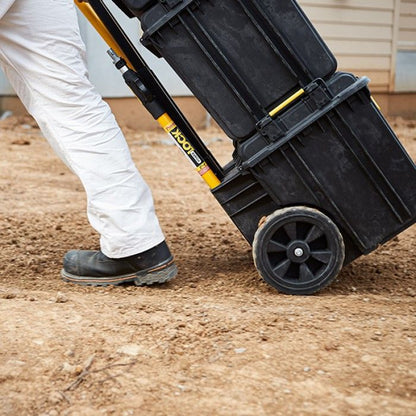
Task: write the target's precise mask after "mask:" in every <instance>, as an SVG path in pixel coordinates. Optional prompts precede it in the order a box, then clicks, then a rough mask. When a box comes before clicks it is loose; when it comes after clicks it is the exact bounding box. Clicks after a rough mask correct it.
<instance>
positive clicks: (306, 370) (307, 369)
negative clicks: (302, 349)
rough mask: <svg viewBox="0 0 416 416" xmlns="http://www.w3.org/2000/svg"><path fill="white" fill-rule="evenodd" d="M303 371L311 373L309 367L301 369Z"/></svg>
mask: <svg viewBox="0 0 416 416" xmlns="http://www.w3.org/2000/svg"><path fill="white" fill-rule="evenodd" d="M303 371H304V372H305V373H309V371H311V368H310V367H304V368H303Z"/></svg>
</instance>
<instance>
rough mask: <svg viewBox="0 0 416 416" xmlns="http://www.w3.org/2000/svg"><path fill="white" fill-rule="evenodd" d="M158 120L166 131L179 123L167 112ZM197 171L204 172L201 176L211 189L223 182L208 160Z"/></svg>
mask: <svg viewBox="0 0 416 416" xmlns="http://www.w3.org/2000/svg"><path fill="white" fill-rule="evenodd" d="M157 121H158V123H159V124H160V125H161V126H162V128H163V130H165V131H166V133H170V132H171V131H172V130H174V129H176V128H177V125H176V124H175V122H174V121H173V120H172V119H171V117H170V116H169V114H167V113H164V114H162V115H161V116H160V117H159V118H158V119H157ZM196 171H197V172H198V173H200V174H201V173H202V174H201V178H202V179H203V180H204V181H205V182H206V183H207V185H208V186H209V187H210V189H214V188H216V187H217V186H218V185H220V184H221V182H220V180H219V179H218V178H217V177H216V175H215V173H214V172H213V171H212V170H211V168H210V167H209V166H208V165H207V164H206V162H202V163H201V164H200V165H199V166H197V167H196Z"/></svg>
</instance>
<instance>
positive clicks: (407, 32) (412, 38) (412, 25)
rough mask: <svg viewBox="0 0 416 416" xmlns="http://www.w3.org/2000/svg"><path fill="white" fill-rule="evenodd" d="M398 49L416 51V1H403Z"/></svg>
mask: <svg viewBox="0 0 416 416" xmlns="http://www.w3.org/2000/svg"><path fill="white" fill-rule="evenodd" d="M397 48H398V49H399V50H406V51H416V0H401V4H400V20H399V38H398V43H397ZM415 70H416V68H415Z"/></svg>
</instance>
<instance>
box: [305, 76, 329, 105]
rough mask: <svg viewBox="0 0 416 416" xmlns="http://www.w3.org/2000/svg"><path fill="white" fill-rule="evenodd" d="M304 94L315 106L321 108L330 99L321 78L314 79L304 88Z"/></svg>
mask: <svg viewBox="0 0 416 416" xmlns="http://www.w3.org/2000/svg"><path fill="white" fill-rule="evenodd" d="M305 94H306V95H307V97H308V99H309V103H310V102H311V101H312V102H313V103H314V104H315V106H316V108H322V107H323V106H324V105H326V104H328V103H329V102H330V101H331V99H332V98H331V96H330V95H329V93H328V88H327V86H326V84H325V81H324V80H323V79H320V78H318V79H316V80H315V81H313V82H311V83H310V84H309V85H308V86H307V87H306V88H305Z"/></svg>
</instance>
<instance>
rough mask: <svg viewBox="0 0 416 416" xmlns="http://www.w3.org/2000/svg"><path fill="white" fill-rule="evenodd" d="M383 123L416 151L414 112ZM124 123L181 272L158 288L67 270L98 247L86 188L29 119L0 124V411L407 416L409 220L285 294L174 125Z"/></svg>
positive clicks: (414, 274) (415, 259)
mask: <svg viewBox="0 0 416 416" xmlns="http://www.w3.org/2000/svg"><path fill="white" fill-rule="evenodd" d="M391 123H392V125H393V127H394V129H395V130H396V132H397V133H398V135H399V137H400V139H401V141H402V142H403V144H404V145H405V147H406V148H407V150H408V151H409V153H410V154H411V155H412V157H413V159H415V158H416V122H415V121H406V120H402V119H394V120H391ZM124 130H125V132H126V136H127V138H128V141H129V144H130V146H131V151H132V154H133V157H134V159H135V160H136V162H137V164H138V166H139V169H140V170H141V172H142V174H143V176H144V177H145V178H146V180H147V181H148V183H149V184H150V185H151V187H152V189H153V193H154V198H155V203H156V207H157V211H158V214H159V217H160V221H161V223H162V225H163V228H164V230H165V232H166V236H167V239H168V241H169V243H170V246H171V248H172V251H173V252H174V253H175V255H176V261H177V264H178V267H179V270H180V271H179V275H178V277H177V278H176V279H175V280H174V281H172V282H171V283H169V284H167V285H165V286H161V287H157V288H156V287H155V288H137V287H132V286H127V287H116V288H89V287H79V286H74V285H70V284H66V283H64V282H62V281H61V280H60V277H59V271H60V268H61V259H62V256H63V254H64V253H65V251H67V250H69V249H72V248H83V249H91V248H98V237H97V235H96V233H95V232H94V231H93V230H92V229H91V228H90V226H89V224H88V222H87V219H86V214H85V199H84V192H83V189H82V186H81V184H80V183H79V181H78V180H77V179H76V178H75V177H74V176H73V175H72V173H70V172H69V171H68V169H67V168H66V167H65V166H64V165H63V164H62V163H61V162H60V161H59V160H58V159H57V158H56V156H55V155H54V153H53V152H52V151H51V150H50V148H49V147H48V144H47V143H46V141H45V140H44V138H43V137H42V135H41V133H40V132H39V130H38V129H37V127H36V125H35V124H34V123H33V122H32V121H31V120H30V119H28V118H23V119H21V118H15V117H12V118H8V119H6V120H4V121H2V122H1V123H0V154H1V157H0V199H1V205H0V313H1V319H0V415H2V416H4V415H11V416H15V415H43V416H46V415H49V416H56V415H62V416H75V415H80V416H89V415H122V416H124V415H169V416H176V415H178V416H179V415H181V416H182V415H201V416H202V415H210V416H211V415H256V416H260V415H276V416H277V415H285V416H287V415H331V416H333V415H378V416H381V415H389V416H390V415H408V416H413V415H415V414H416V348H415V347H416V329H415V320H416V304H415V295H416V255H415V250H416V248H415V247H416V228H415V227H412V228H410V229H408V230H407V231H405V232H404V233H402V234H401V235H399V236H398V237H397V238H395V239H394V240H393V241H391V242H389V243H387V244H386V245H385V246H383V247H380V248H379V249H378V250H377V251H376V252H374V253H372V254H370V255H369V256H366V257H362V258H360V259H359V260H357V261H355V262H354V263H353V264H351V265H349V266H347V267H346V268H344V269H343V271H342V272H341V274H340V276H339V278H338V280H337V281H336V282H335V283H333V284H332V285H331V287H330V288H328V289H326V290H324V291H323V292H321V293H320V294H318V295H315V296H310V297H293V296H285V295H282V294H279V293H278V292H276V291H275V290H274V289H272V288H271V287H269V286H268V285H266V284H265V283H264V282H263V281H262V280H261V279H260V277H259V276H258V274H257V272H256V270H255V268H254V266H253V262H252V258H251V251H250V247H249V246H248V244H247V243H246V242H245V240H244V239H243V237H242V236H241V235H240V234H239V232H238V231H237V230H236V228H235V227H234V225H233V224H232V223H231V221H230V220H229V218H228V217H227V216H226V214H225V213H224V212H223V211H222V208H221V207H220V206H219V205H218V203H217V202H216V201H215V199H214V198H213V197H212V196H211V195H210V193H209V190H208V189H207V188H206V186H205V184H204V183H203V182H202V181H201V179H200V178H199V176H198V175H196V174H195V173H194V171H193V170H192V169H191V168H190V166H189V164H188V162H187V161H186V160H185V159H184V158H183V156H182V155H181V154H180V152H179V150H178V149H177V148H176V147H175V146H173V145H170V144H169V143H170V142H169V140H168V139H167V137H165V135H164V134H163V133H160V134H159V133H146V132H139V131H134V130H131V129H128V128H125V129H124ZM201 135H202V137H203V138H204V139H205V140H206V141H207V142H208V144H209V145H210V147H211V149H212V151H213V152H214V154H215V155H216V156H217V157H218V159H220V160H221V161H222V162H226V161H227V160H228V159H229V158H230V153H231V151H232V148H231V143H230V141H229V140H228V139H226V138H225V137H224V136H223V135H222V134H221V133H220V132H218V131H216V130H215V129H214V130H210V131H206V132H204V131H203V132H201Z"/></svg>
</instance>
